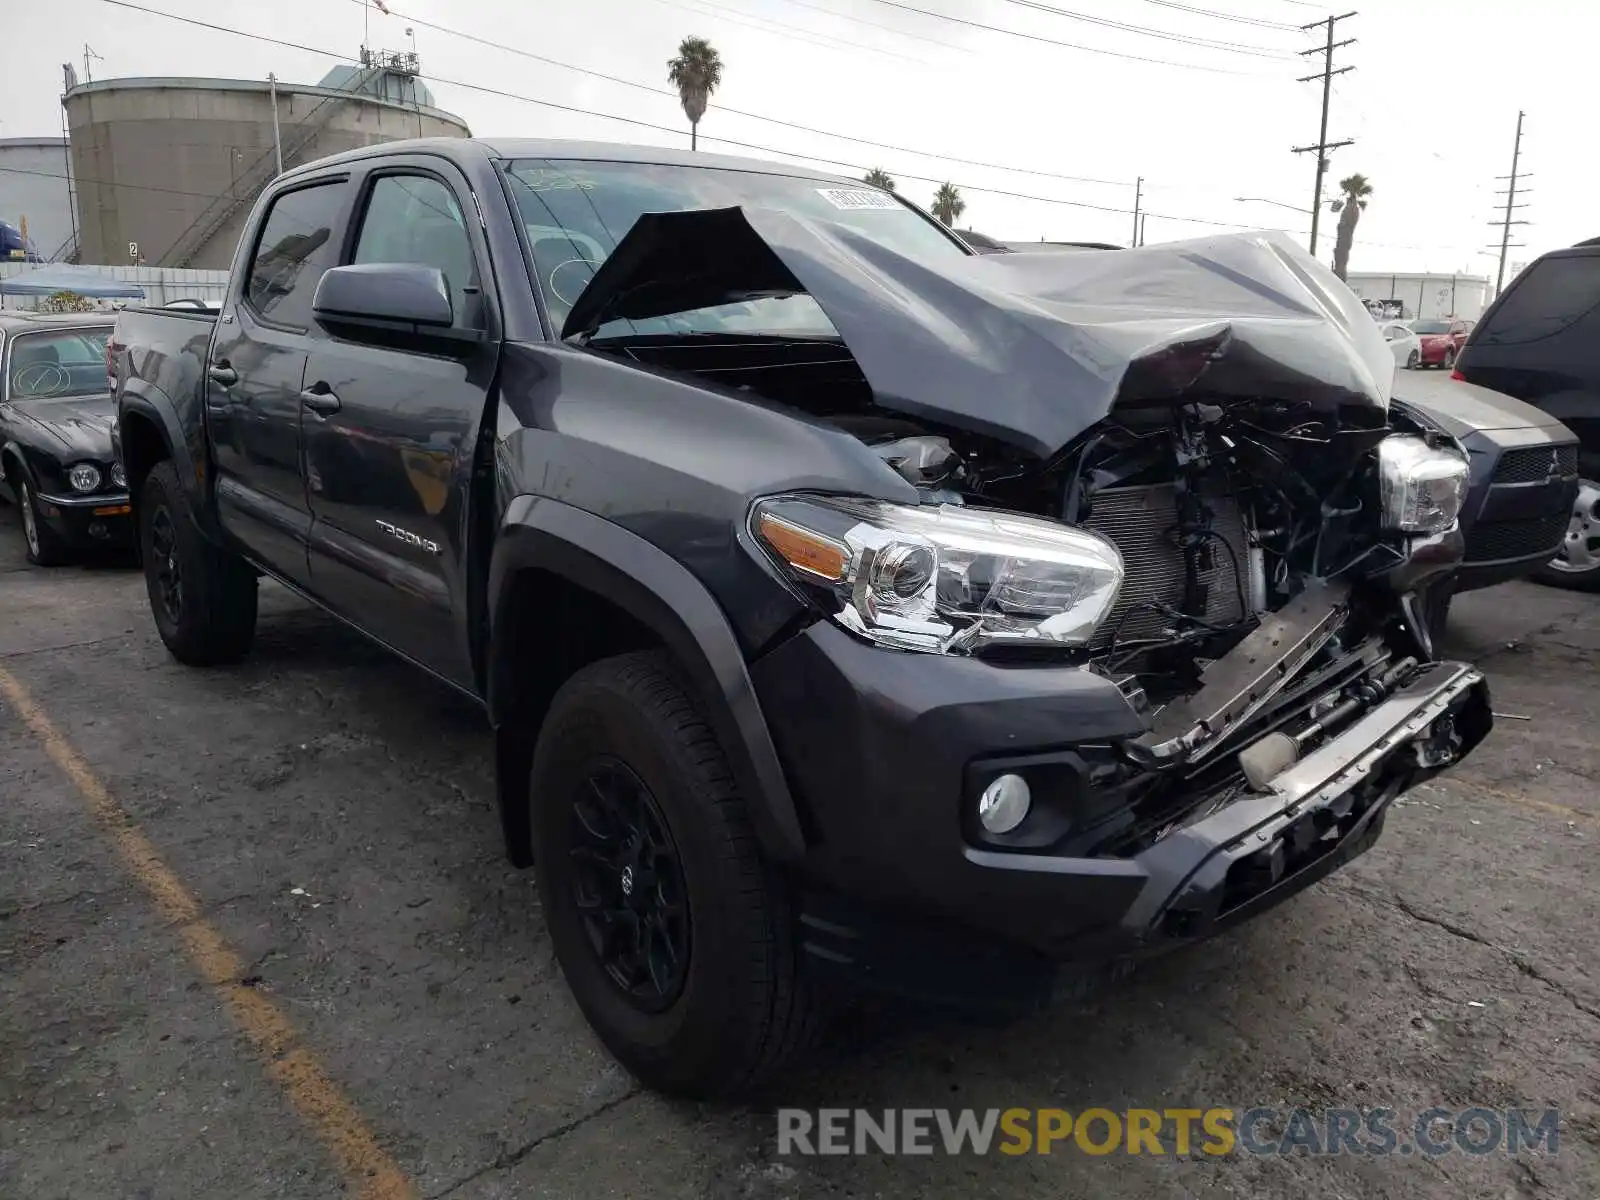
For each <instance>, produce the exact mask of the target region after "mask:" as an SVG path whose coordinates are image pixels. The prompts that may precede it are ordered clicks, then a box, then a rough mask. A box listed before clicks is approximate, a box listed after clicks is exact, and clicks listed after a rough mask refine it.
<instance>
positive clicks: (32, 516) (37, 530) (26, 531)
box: [17, 476, 72, 567]
mask: <svg viewBox="0 0 1600 1200" xmlns="http://www.w3.org/2000/svg"><path fill="white" fill-rule="evenodd" d="M17 507H18V509H20V510H21V515H22V540H23V542H24V544H25V545H26V546H27V548H28V561H29V562H31V563H32V564H33V565H34V566H36V567H59V566H61V565H62V564H64V563H65V562H67V561H68V559H70V558H71V557H72V556H71V554H70V553H69V551H68V548H67V543H66V542H65V541H63V540H62V537H61V535H60V534H58V533H57V532H56V531H55V530H54V529H52V528H50V524H49V522H47V521H46V520H45V519H44V516H43V515H42V514H41V513H40V512H39V498H38V497H37V496H35V495H34V494H33V485H32V484H30V483H29V482H28V481H27V479H26V478H22V477H20V476H19V477H18V479H17Z"/></svg>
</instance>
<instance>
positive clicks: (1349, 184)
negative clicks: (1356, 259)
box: [1330, 175, 1372, 279]
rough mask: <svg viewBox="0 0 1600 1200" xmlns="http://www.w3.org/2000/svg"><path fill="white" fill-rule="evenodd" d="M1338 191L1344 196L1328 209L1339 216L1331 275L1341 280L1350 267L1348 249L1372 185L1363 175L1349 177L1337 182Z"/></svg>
mask: <svg viewBox="0 0 1600 1200" xmlns="http://www.w3.org/2000/svg"><path fill="white" fill-rule="evenodd" d="M1339 190H1340V191H1341V192H1343V193H1344V195H1342V196H1341V197H1340V198H1339V199H1337V200H1335V201H1334V202H1333V204H1332V205H1331V206H1330V207H1331V208H1332V209H1333V211H1334V212H1336V213H1338V214H1339V235H1338V237H1336V238H1335V239H1334V242H1333V273H1334V274H1335V275H1337V276H1338V277H1339V278H1340V279H1343V278H1344V273H1345V269H1346V268H1347V267H1349V265H1350V247H1351V245H1352V244H1354V242H1355V240H1356V222H1357V221H1359V220H1360V219H1361V210H1362V209H1364V208H1366V207H1367V197H1368V196H1370V195H1372V185H1371V184H1370V183H1368V182H1367V177H1366V176H1365V175H1351V176H1349V177H1348V178H1346V179H1341V180H1339Z"/></svg>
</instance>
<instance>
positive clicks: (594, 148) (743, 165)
mask: <svg viewBox="0 0 1600 1200" xmlns="http://www.w3.org/2000/svg"><path fill="white" fill-rule="evenodd" d="M401 154H437V155H441V156H443V157H445V158H448V159H452V160H455V161H458V162H464V161H468V160H472V159H477V160H479V161H490V160H499V159H516V158H564V159H577V160H583V161H586V162H625V163H654V164H657V165H659V166H668V167H699V168H709V169H712V170H724V171H755V172H759V173H761V174H764V175H788V176H792V177H794V178H797V179H820V180H823V181H825V182H828V183H836V184H841V185H844V186H846V187H864V186H865V185H864V184H863V183H862V182H861V181H860V180H859V179H851V178H849V177H848V176H843V175H835V174H832V173H831V172H828V171H818V170H814V169H812V168H809V167H800V166H796V165H795V164H793V163H781V162H771V161H769V160H766V159H759V158H743V157H740V156H737V155H731V154H707V153H705V152H704V151H698V150H693V151H691V150H672V149H668V148H667V147H664V146H644V145H632V144H629V143H626V142H590V141H580V140H573V139H566V138H442V137H440V138H410V139H407V140H405V141H399V142H382V143H380V144H378V145H374V146H363V147H361V148H359V149H355V150H348V151H346V152H344V153H343V154H335V155H330V156H329V157H327V158H320V159H318V160H317V161H316V162H313V163H307V164H306V165H305V166H302V167H296V168H294V169H292V170H290V171H287V172H285V175H284V177H285V178H293V177H295V176H297V175H301V174H307V173H311V172H314V171H321V170H324V169H326V168H327V167H329V166H334V165H337V164H338V163H342V162H359V161H361V160H364V159H369V158H389V157H393V156H395V155H401Z"/></svg>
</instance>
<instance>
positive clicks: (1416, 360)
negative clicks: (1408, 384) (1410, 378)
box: [1406, 350, 1422, 371]
mask: <svg viewBox="0 0 1600 1200" xmlns="http://www.w3.org/2000/svg"><path fill="white" fill-rule="evenodd" d="M1421 365H1422V355H1421V354H1420V353H1419V352H1418V351H1416V350H1413V351H1412V352H1411V353H1410V354H1408V355H1406V370H1408V371H1415V370H1416V369H1417V368H1418V367H1420V366H1421Z"/></svg>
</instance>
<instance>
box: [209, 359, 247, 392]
mask: <svg viewBox="0 0 1600 1200" xmlns="http://www.w3.org/2000/svg"><path fill="white" fill-rule="evenodd" d="M206 375H207V377H208V378H209V379H210V380H211V382H212V383H220V384H221V385H222V386H223V387H232V386H233V385H234V384H236V383H238V382H239V372H237V371H235V370H234V369H233V368H232V367H230V366H229V365H228V364H227V363H225V362H221V363H213V364H211V366H209V367H207V368H206Z"/></svg>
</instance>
